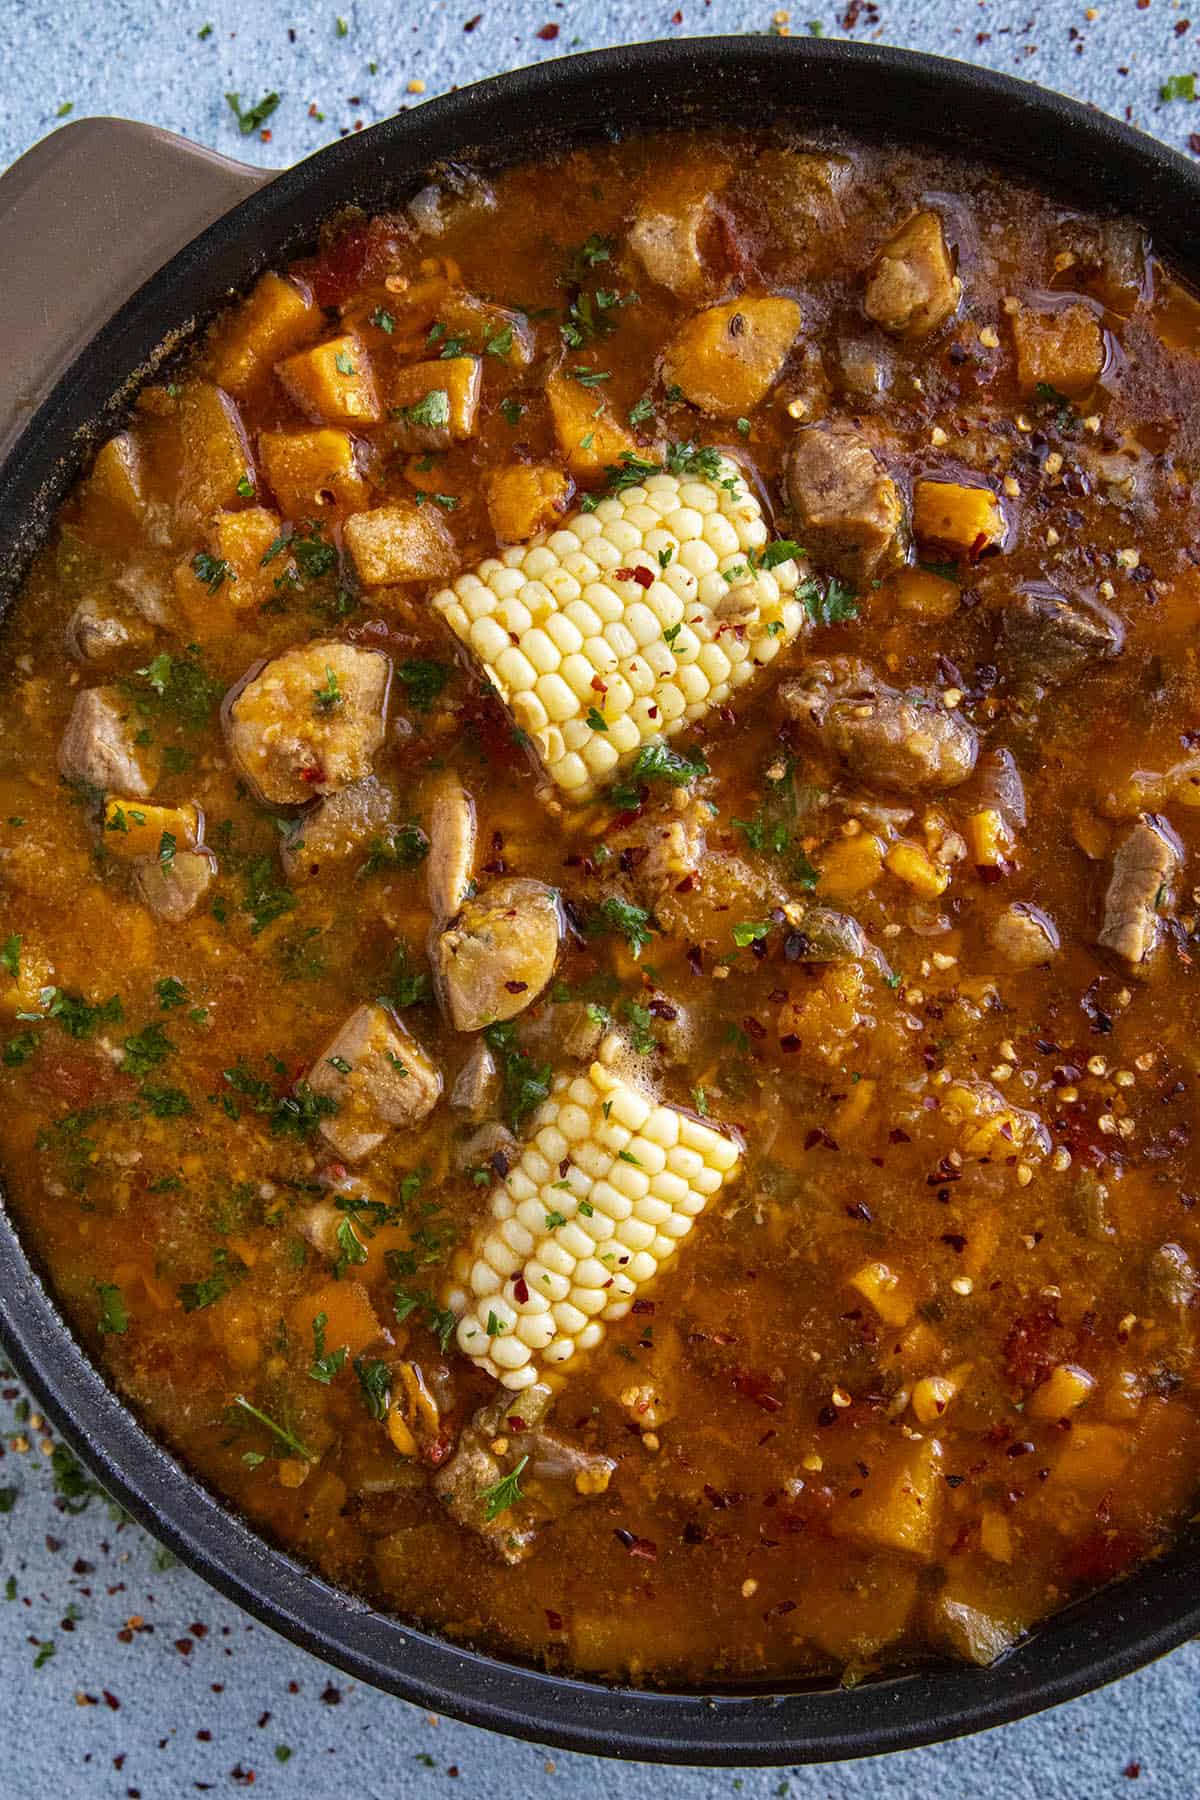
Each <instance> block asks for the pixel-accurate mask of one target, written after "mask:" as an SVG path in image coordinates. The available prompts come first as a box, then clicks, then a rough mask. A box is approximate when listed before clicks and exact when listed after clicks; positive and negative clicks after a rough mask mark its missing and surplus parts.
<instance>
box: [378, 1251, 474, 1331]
mask: <svg viewBox="0 0 1200 1800" xmlns="http://www.w3.org/2000/svg"><path fill="white" fill-rule="evenodd" d="M429 1260H430V1261H433V1260H436V1259H434V1258H430V1259H429ZM393 1305H394V1307H395V1312H396V1318H397V1320H398V1322H399V1323H400V1324H401V1325H403V1323H404V1321H405V1320H406V1319H407V1318H410V1317H411V1315H412V1314H413V1313H415V1312H419V1313H420V1315H421V1319H422V1322H423V1324H424V1325H425V1326H426V1328H427V1329H428V1330H429V1331H430V1332H431V1333H432V1335H433V1336H434V1337H435V1338H436V1339H437V1341H438V1344H439V1346H440V1348H441V1349H442V1350H445V1349H446V1348H447V1346H448V1345H449V1343H450V1339H451V1338H452V1337H453V1336H454V1328H455V1326H456V1325H457V1324H458V1320H457V1319H456V1318H455V1316H454V1314H453V1313H452V1312H451V1311H450V1309H449V1307H445V1306H439V1305H438V1303H437V1301H436V1300H435V1299H434V1297H433V1295H432V1294H431V1293H430V1292H429V1290H428V1288H400V1287H398V1288H397V1289H396V1292H395V1296H394V1299H393Z"/></svg>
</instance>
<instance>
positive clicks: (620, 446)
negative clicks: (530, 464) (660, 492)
mask: <svg viewBox="0 0 1200 1800" xmlns="http://www.w3.org/2000/svg"><path fill="white" fill-rule="evenodd" d="M546 399H547V400H548V401H549V403H550V417H551V419H552V421H553V423H554V435H555V437H556V438H557V439H558V448H559V450H560V452H561V454H562V458H563V461H564V462H565V463H566V465H567V467H568V469H569V470H570V471H571V473H572V475H574V477H575V479H576V480H577V481H588V480H595V478H596V477H597V476H598V475H600V474H602V473H603V471H604V470H605V469H606V468H607V467H608V466H609V464H610V463H619V462H620V460H621V458H622V456H625V455H630V456H634V455H636V454H637V445H636V443H635V442H634V440H633V438H632V437H631V436H630V434H629V433H628V432H627V431H626V429H625V427H624V426H623V425H619V424H618V423H617V421H616V419H614V418H613V416H612V413H611V412H610V411H609V410H608V407H607V406H606V405H605V404H604V402H603V401H598V400H597V398H596V390H595V389H594V388H585V387H581V386H580V384H579V382H577V381H573V380H572V379H571V377H570V376H569V375H567V374H566V373H565V372H564V371H563V370H561V369H552V370H551V372H550V374H549V375H548V376H547V377H546ZM598 405H599V406H600V407H601V408H602V410H601V411H600V412H599V413H598V412H597V411H596V408H597V406H598Z"/></svg>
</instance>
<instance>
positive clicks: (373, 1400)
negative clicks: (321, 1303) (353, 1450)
mask: <svg viewBox="0 0 1200 1800" xmlns="http://www.w3.org/2000/svg"><path fill="white" fill-rule="evenodd" d="M315 1323H316V1321H315V1320H314V1325H315ZM354 1373H355V1374H356V1375H357V1376H358V1385H359V1387H360V1388H361V1390H362V1398H363V1405H364V1406H365V1407H366V1409H367V1412H368V1413H369V1414H370V1416H371V1418H373V1419H386V1418H387V1410H388V1402H389V1400H390V1399H391V1394H392V1372H391V1370H390V1369H389V1368H388V1366H387V1364H386V1363H385V1362H380V1361H379V1359H378V1357H376V1358H375V1359H374V1360H372V1361H370V1362H368V1360H367V1358H366V1357H365V1356H356V1357H355V1359H354Z"/></svg>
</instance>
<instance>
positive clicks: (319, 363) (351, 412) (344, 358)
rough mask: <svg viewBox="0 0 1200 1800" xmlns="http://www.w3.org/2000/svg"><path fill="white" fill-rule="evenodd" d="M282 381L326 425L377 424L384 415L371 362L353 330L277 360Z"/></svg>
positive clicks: (308, 410)
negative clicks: (281, 360) (280, 360)
mask: <svg viewBox="0 0 1200 1800" xmlns="http://www.w3.org/2000/svg"><path fill="white" fill-rule="evenodd" d="M275 373H276V375H277V376H278V377H279V380H280V382H281V383H282V385H283V386H284V388H286V390H287V392H288V393H289V394H290V395H291V397H292V399H293V400H294V401H295V402H296V404H297V406H300V407H302V408H303V410H304V411H305V412H306V413H308V415H309V416H310V418H313V419H317V420H319V421H320V422H321V424H323V425H377V424H378V423H379V421H380V419H381V418H382V417H383V414H382V412H381V411H380V406H379V395H378V394H377V393H376V391H375V377H374V375H373V373H372V371H371V362H370V358H369V357H368V355H367V353H366V351H365V349H364V348H363V346H362V343H361V342H360V340H359V339H358V338H357V337H355V335H354V333H353V332H352V331H349V332H345V333H344V334H343V335H342V336H341V337H335V338H327V339H326V341H325V342H324V343H323V344H314V345H313V347H312V349H311V350H298V351H297V352H296V354H295V355H294V356H289V357H286V358H285V359H284V361H283V362H280V363H276V365H275Z"/></svg>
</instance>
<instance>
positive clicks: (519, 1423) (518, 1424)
mask: <svg viewBox="0 0 1200 1800" xmlns="http://www.w3.org/2000/svg"><path fill="white" fill-rule="evenodd" d="M522 1285H524V1284H522ZM504 1423H505V1424H506V1425H507V1426H508V1429H509V1430H510V1431H528V1430H529V1427H528V1425H526V1423H525V1421H524V1419H523V1418H522V1417H521V1416H520V1414H519V1413H509V1415H508V1417H507V1419H505V1421H504Z"/></svg>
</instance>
